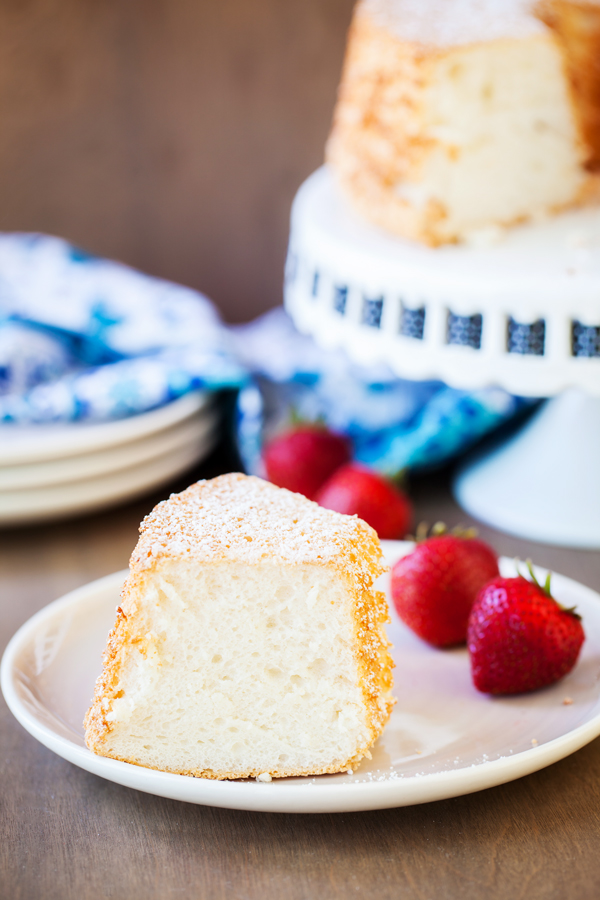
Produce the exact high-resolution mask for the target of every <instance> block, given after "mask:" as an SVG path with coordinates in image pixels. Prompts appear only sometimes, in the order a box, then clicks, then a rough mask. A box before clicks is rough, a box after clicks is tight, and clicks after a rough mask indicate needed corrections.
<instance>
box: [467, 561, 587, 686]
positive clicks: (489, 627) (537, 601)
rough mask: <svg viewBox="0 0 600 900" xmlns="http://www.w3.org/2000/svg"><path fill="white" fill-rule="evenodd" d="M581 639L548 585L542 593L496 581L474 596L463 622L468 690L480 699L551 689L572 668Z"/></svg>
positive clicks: (522, 581) (532, 586)
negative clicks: (470, 678)
mask: <svg viewBox="0 0 600 900" xmlns="http://www.w3.org/2000/svg"><path fill="white" fill-rule="evenodd" d="M531 574H532V575H533V572H532V573H531ZM584 637H585V635H584V632H583V627H582V625H581V620H580V618H579V616H578V615H577V614H576V613H575V612H574V611H573V610H570V609H565V608H564V607H562V606H561V605H560V604H559V603H557V602H556V600H554V598H553V597H552V595H551V594H550V584H549V580H547V581H546V585H545V587H543V588H542V587H541V586H540V585H539V584H538V583H537V582H536V581H534V582H531V581H528V580H527V579H526V578H523V577H522V576H521V575H520V576H519V577H518V578H496V579H495V580H494V581H492V582H490V584H488V585H486V586H485V587H484V588H483V590H482V591H481V592H480V594H479V596H478V597H477V600H476V601H475V603H474V605H473V609H472V611H471V617H470V619H469V632H468V645H469V654H470V657H471V673H472V676H473V684H474V685H475V687H476V688H477V690H479V691H483V692H484V693H486V694H521V693H523V692H524V691H535V690H536V689H537V688H541V687H545V686H546V685H548V684H554V682H555V681H558V680H559V679H560V678H562V677H563V676H564V675H566V674H567V673H568V672H570V671H571V669H572V668H573V666H574V665H575V663H576V662H577V657H578V656H579V651H580V650H581V645H582V644H583V641H584Z"/></svg>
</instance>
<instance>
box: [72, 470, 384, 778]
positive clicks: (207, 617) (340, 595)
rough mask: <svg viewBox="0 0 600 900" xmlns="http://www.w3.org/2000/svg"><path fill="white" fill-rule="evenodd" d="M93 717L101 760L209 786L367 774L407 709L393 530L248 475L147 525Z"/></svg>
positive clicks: (169, 506) (156, 514)
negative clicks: (389, 555) (401, 692)
mask: <svg viewBox="0 0 600 900" xmlns="http://www.w3.org/2000/svg"><path fill="white" fill-rule="evenodd" d="M140 535H141V536H140V539H139V541H138V544H137V546H136V548H135V550H134V552H133V555H132V557H131V561H130V574H129V577H128V579H127V581H126V583H125V586H124V588H123V592H122V595H121V601H120V606H119V607H118V609H117V620H116V624H115V627H114V629H113V630H112V632H111V634H110V635H109V638H108V644H107V648H106V651H105V655H104V670H103V672H102V674H101V675H100V677H99V678H98V681H97V683H96V690H95V695H94V700H93V703H92V706H91V708H90V709H89V710H88V713H87V715H86V718H85V728H86V743H87V746H88V747H89V748H90V750H92V751H93V752H94V753H98V754H100V755H101V756H108V757H112V758H114V759H119V760H123V761H124V762H129V763H134V764H136V765H139V766H146V767H149V768H152V769H159V770H162V771H166V772H175V773H178V774H182V775H195V776H199V777H202V778H216V779H224V778H248V777H257V778H259V780H261V781H269V780H270V779H271V778H281V777H284V776H289V775H316V774H321V773H325V772H340V771H348V770H349V769H350V770H352V769H354V768H355V767H356V766H357V764H358V763H359V762H360V760H361V759H363V758H364V757H365V756H366V757H370V750H369V748H370V747H372V745H373V744H374V742H375V741H376V740H377V738H378V737H379V735H380V734H381V732H382V730H383V728H384V725H385V723H386V722H387V720H388V718H389V716H390V712H391V710H392V706H393V704H394V702H395V701H394V699H393V698H392V696H391V688H392V672H391V670H392V666H393V662H392V659H391V657H390V654H389V649H388V648H389V646H390V645H389V643H388V640H387V638H386V634H385V630H384V623H385V622H386V621H388V607H387V602H386V598H385V595H384V594H382V593H380V592H378V591H376V590H374V582H375V579H376V578H377V577H378V575H380V574H381V573H382V572H383V571H384V566H383V564H382V553H381V548H380V545H379V540H378V538H377V534H376V533H375V531H373V529H372V528H370V527H369V526H368V525H367V524H366V523H365V522H363V521H362V520H361V519H358V518H357V517H356V516H345V515H341V514H339V513H334V512H331V511H330V510H327V509H323V508H321V507H320V506H318V505H317V504H316V503H313V502H311V501H310V500H307V499H306V498H305V497H303V496H301V495H300V494H294V493H292V492H290V491H287V490H284V489H282V488H278V487H275V486H274V485H272V484H269V483H268V482H266V481H262V480H261V479H259V478H254V477H247V476H245V475H240V474H230V475H222V476H220V477H218V478H215V479H213V480H211V481H200V482H198V483H197V484H194V485H192V486H191V487H189V488H188V489H187V490H185V491H183V492H182V493H181V494H173V495H171V497H170V498H169V499H168V500H165V501H163V502H162V503H159V504H158V506H156V508H155V509H154V510H153V511H152V512H151V513H150V515H149V516H147V517H146V519H145V520H144V521H143V523H142V525H141V528H140Z"/></svg>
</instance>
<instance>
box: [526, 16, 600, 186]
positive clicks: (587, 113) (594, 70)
mask: <svg viewBox="0 0 600 900" xmlns="http://www.w3.org/2000/svg"><path fill="white" fill-rule="evenodd" d="M536 12H537V14H538V16H539V17H540V19H541V20H542V21H543V22H545V24H546V25H548V26H549V27H550V28H551V29H552V30H553V32H554V33H555V35H556V37H557V39H558V42H559V44H560V46H561V49H562V52H563V58H564V64H565V72H566V75H567V78H568V81H569V87H570V91H571V102H572V104H573V109H574V113H575V119H576V121H577V125H578V127H579V131H580V135H581V138H582V140H583V143H584V145H585V147H586V150H587V159H586V162H587V166H588V168H589V169H590V171H592V172H598V171H599V170H600V4H599V3H597V2H590V0H542V2H541V3H538V5H537V7H536Z"/></svg>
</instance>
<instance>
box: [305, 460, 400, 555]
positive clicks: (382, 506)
mask: <svg viewBox="0 0 600 900" xmlns="http://www.w3.org/2000/svg"><path fill="white" fill-rule="evenodd" d="M315 500H316V501H317V503H319V504H320V505H321V506H324V507H325V508H326V509H333V510H335V512H340V513H346V514H347V515H350V516H353V515H356V516H358V517H359V518H360V519H364V521H365V522H366V523H367V525H370V526H371V528H374V529H375V531H376V532H377V534H378V535H379V537H380V538H382V539H385V538H389V539H394V538H401V537H404V535H405V534H406V532H407V531H408V529H409V528H410V526H411V523H412V517H413V510H412V504H411V502H410V500H409V499H408V497H407V496H406V494H403V493H402V491H400V490H399V489H398V488H397V487H395V486H394V485H393V484H392V482H391V481H388V480H387V479H385V478H382V477H381V475H378V474H377V473H376V472H373V471H371V470H370V469H367V468H366V467H365V466H361V465H358V464H357V463H348V465H345V466H342V467H341V468H340V469H338V470H337V471H336V472H334V474H333V475H332V476H331V478H330V479H329V480H328V481H326V482H325V484H324V485H323V487H322V488H321V490H320V491H319V492H318V493H317V495H316V497H315Z"/></svg>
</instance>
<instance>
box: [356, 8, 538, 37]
mask: <svg viewBox="0 0 600 900" xmlns="http://www.w3.org/2000/svg"><path fill="white" fill-rule="evenodd" d="M533 6H534V3H533V2H532V0H363V2H362V7H363V9H364V10H365V11H366V12H368V14H369V15H370V16H371V17H372V18H373V19H374V20H375V21H376V22H377V24H379V25H382V26H383V27H384V28H387V29H388V30H390V31H393V32H394V33H395V34H397V35H398V37H401V38H403V40H406V41H414V42H416V43H420V44H425V45H433V46H438V47H447V46H453V45H454V46H456V45H460V44H472V43H478V42H480V41H492V40H497V39H499V38H512V37H528V36H530V35H534V34H542V33H543V32H544V31H546V26H545V25H543V24H542V23H541V22H540V21H539V20H538V19H537V18H536V17H535V16H534V15H533V12H532V9H533Z"/></svg>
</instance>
